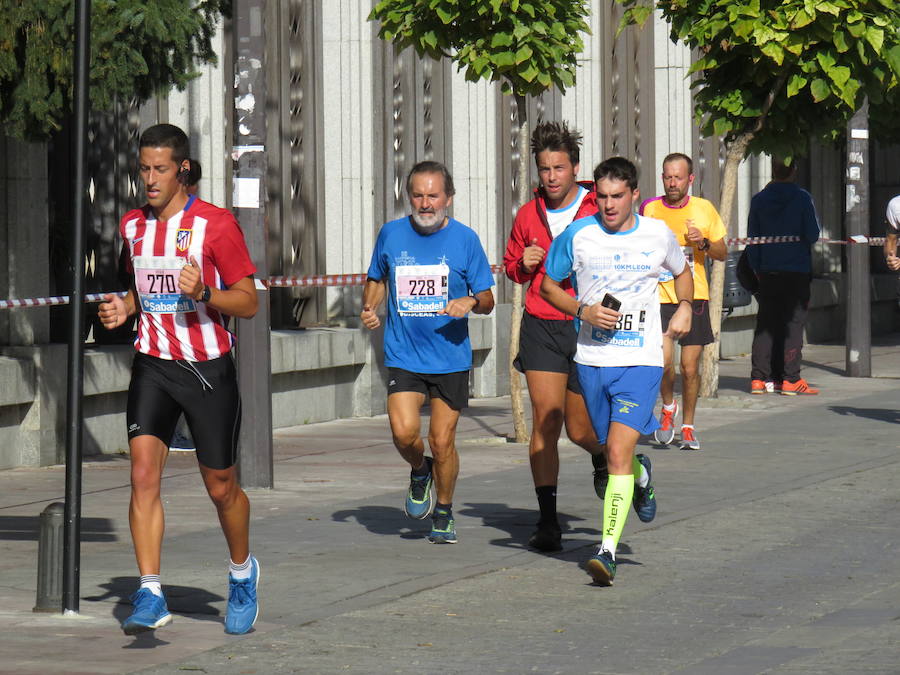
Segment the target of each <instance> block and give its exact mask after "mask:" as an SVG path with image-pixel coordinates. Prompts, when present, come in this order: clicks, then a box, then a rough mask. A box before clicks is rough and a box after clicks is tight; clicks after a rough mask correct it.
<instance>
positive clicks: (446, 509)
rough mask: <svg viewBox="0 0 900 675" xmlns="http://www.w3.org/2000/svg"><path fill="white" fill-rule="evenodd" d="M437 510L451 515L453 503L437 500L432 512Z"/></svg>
mask: <svg viewBox="0 0 900 675" xmlns="http://www.w3.org/2000/svg"><path fill="white" fill-rule="evenodd" d="M438 511H443V512H444V513H446V514H447V515H448V516H453V503H452V502H451V503H450V504H441V503H440V502H438V503H437V504H435V505H434V512H435V513H437V512H438Z"/></svg>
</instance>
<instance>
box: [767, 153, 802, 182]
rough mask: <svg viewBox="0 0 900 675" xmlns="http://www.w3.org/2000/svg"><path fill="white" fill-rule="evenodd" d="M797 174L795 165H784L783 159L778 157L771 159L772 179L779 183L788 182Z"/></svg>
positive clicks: (793, 163)
mask: <svg viewBox="0 0 900 675" xmlns="http://www.w3.org/2000/svg"><path fill="white" fill-rule="evenodd" d="M795 173H797V163H796V162H791V163H790V165H788V164H785V163H784V160H783V159H780V158H778V157H773V158H772V178H774V179H775V180H780V181H788V180H790V179H791V178H793V177H794V174H795Z"/></svg>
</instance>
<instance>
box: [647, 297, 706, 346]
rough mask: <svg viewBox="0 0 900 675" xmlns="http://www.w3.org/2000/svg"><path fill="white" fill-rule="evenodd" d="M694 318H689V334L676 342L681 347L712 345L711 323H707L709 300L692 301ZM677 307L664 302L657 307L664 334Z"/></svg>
mask: <svg viewBox="0 0 900 675" xmlns="http://www.w3.org/2000/svg"><path fill="white" fill-rule="evenodd" d="M691 306H692V307H693V310H694V316H693V317H692V318H691V330H690V332H689V333H688V334H687V335H685V336H684V337H682V338H681V339H679V340H678V344H680V345H681V346H682V347H690V346H691V345H701V346H702V345H708V344H712V343H713V341H714V340H713V332H712V323H710V321H709V300H694V302H693V303H691ZM677 309H678V305H677V304H675V303H671V302H665V303H662V304H660V306H659V315H660V317H661V318H662V329H663V333H665V332H666V331H667V330H668V329H669V321H671V320H672V317H673V316H675V310H677Z"/></svg>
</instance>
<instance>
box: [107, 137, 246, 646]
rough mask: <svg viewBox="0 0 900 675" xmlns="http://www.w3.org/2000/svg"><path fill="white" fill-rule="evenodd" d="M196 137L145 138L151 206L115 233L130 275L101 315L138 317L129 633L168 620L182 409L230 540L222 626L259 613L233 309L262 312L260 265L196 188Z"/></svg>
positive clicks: (240, 626)
mask: <svg viewBox="0 0 900 675" xmlns="http://www.w3.org/2000/svg"><path fill="white" fill-rule="evenodd" d="M189 155H190V146H189V143H188V139H187V136H186V135H185V133H184V132H183V131H182V130H181V129H179V128H178V127H175V126H172V125H170V124H159V125H156V126H153V127H150V128H149V129H147V130H146V131H145V132H144V133H143V134H142V135H141V139H140V175H141V180H142V181H143V183H144V188H145V190H146V193H147V204H146V205H145V206H143V207H141V208H139V209H134V210H133V211H129V212H128V213H127V214H126V215H125V217H124V218H123V219H122V222H121V225H120V228H119V231H120V234H121V236H122V239H123V242H124V243H123V249H124V250H123V253H125V254H127V255H123V257H124V258H125V259H126V260H127V263H126V266H127V269H128V272H129V273H130V275H131V276H132V282H133V283H132V285H131V288H130V290H129V291H128V294H127V295H126V296H125V297H124V298H120V297H119V296H117V295H107V296H106V302H103V303H101V304H100V310H99V315H100V319H101V321H102V323H103V325H104V326H105V327H106V328H108V329H113V328H116V327H118V326H121V325H122V324H123V323H125V321H126V320H127V319H128V317H130V316H132V315H134V314H137V315H138V330H137V338H136V340H135V343H134V344H135V349H136V350H137V354H136V355H135V359H134V365H133V366H132V375H131V385H130V386H129V389H128V413H127V424H128V442H129V449H130V453H131V467H132V468H131V505H130V509H129V521H130V524H131V535H132V540H133V541H134V549H135V557H136V558H137V564H138V569H139V570H140V574H141V585H140V588H139V589H138V591H137V592H136V593H135V594H134V595H133V596H132V602H133V603H134V612H133V614H132V615H131V616H130V617H128V619H126V620H125V622H124V623H123V625H122V627H123V629H124V630H125V632H126V633H127V634H135V633H140V632H143V631H147V630H154V629H156V628H160V627H162V626H165V625H166V624H168V623H169V622H171V620H172V616H171V614H169V611H168V608H167V607H166V602H165V598H164V596H163V594H162V587H161V585H160V577H159V571H160V555H161V549H162V538H163V520H164V518H163V507H162V501H161V499H160V483H161V479H162V471H163V467H164V466H165V462H166V457H167V455H168V444H169V441H170V439H171V438H172V434H173V432H174V430H175V425H176V423H177V421H178V418H179V416H180V415H181V414H182V413H184V416H185V419H186V420H187V423H188V427H189V428H190V430H191V435H192V436H193V438H194V442H195V445H196V448H197V461H198V463H199V465H200V473H201V475H202V477H203V481H204V484H205V485H206V489H207V492H208V493H209V496H210V498H211V499H212V501H213V503H214V504H215V507H216V510H217V511H218V515H219V522H220V524H221V526H222V531H223V532H224V534H225V539H226V541H227V542H228V548H229V553H230V555H231V564H230V566H229V584H230V588H229V598H228V612H227V615H226V619H225V630H226V632H228V633H236V634H239V633H246V632H247V631H249V630H250V628H251V627H252V626H253V623H254V622H255V621H256V617H257V614H258V604H257V599H256V586H257V582H258V579H259V563H258V562H257V560H256V558H254V557H253V556H251V555H250V548H249V529H250V525H249V523H250V503H249V500H248V499H247V495H246V494H245V493H244V491H243V490H242V489H241V487H240V485H239V483H238V480H237V472H236V467H235V461H236V458H237V457H236V454H237V438H238V433H239V430H240V422H241V403H240V395H239V393H238V386H237V377H236V372H235V367H234V361H233V359H232V357H231V348H232V346H233V344H234V336H233V335H232V334H231V332H229V330H228V321H229V317H232V316H234V317H240V318H250V317H252V316H253V315H254V314H255V313H256V308H257V298H256V289H255V286H254V281H253V274H254V272H255V271H256V268H255V267H254V265H253V262H252V261H251V260H250V255H249V253H248V251H247V246H246V244H245V243H244V237H243V234H242V233H241V230H240V227H239V226H238V224H237V221H236V220H235V219H234V216H233V215H232V214H231V213H230V212H229V211H227V210H225V209H221V208H218V207H216V206H213V205H212V204H208V203H206V202H203V201H201V200H199V199H197V198H196V196H195V195H193V194H189V191H188V186H189V185H190V184H191V183H192V180H191V160H190V158H189Z"/></svg>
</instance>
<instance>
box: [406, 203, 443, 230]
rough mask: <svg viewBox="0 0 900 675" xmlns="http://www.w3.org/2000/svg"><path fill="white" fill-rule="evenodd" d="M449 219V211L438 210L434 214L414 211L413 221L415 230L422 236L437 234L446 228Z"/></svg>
mask: <svg viewBox="0 0 900 675" xmlns="http://www.w3.org/2000/svg"><path fill="white" fill-rule="evenodd" d="M446 218H447V209H437V210H435V212H434V213H433V214H432V213H416V212H415V211H413V213H412V219H413V225H414V226H415V229H416V231H417V232H419V233H420V234H431V233H432V232H437V231H438V230H439V229H441V228H442V227H443V226H444V220H446Z"/></svg>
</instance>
